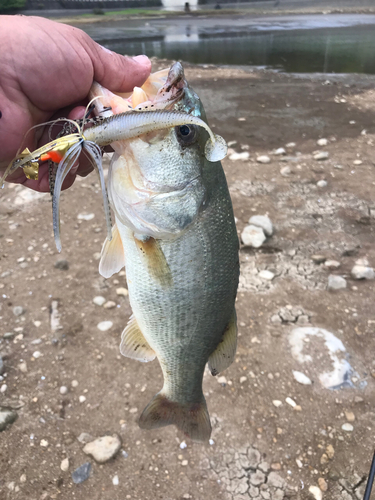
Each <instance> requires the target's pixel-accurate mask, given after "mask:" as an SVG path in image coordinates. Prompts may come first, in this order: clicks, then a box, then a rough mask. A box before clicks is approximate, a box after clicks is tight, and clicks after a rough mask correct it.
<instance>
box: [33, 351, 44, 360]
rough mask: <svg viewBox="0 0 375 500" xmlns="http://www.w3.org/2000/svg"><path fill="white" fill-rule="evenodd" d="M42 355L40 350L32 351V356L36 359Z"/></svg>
mask: <svg viewBox="0 0 375 500" xmlns="http://www.w3.org/2000/svg"><path fill="white" fill-rule="evenodd" d="M41 356H42V353H41V352H40V351H35V352H33V358H35V359H38V358H40V357H41Z"/></svg>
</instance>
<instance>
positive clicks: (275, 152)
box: [273, 148, 286, 156]
mask: <svg viewBox="0 0 375 500" xmlns="http://www.w3.org/2000/svg"><path fill="white" fill-rule="evenodd" d="M273 154H274V155H277V156H279V155H285V154H286V151H285V149H284V148H278V149H276V151H274V153H273Z"/></svg>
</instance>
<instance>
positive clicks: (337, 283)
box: [328, 274, 346, 290]
mask: <svg viewBox="0 0 375 500" xmlns="http://www.w3.org/2000/svg"><path fill="white" fill-rule="evenodd" d="M341 288H346V279H345V278H343V277H342V276H336V275H334V274H330V275H329V276H328V290H340V289H341Z"/></svg>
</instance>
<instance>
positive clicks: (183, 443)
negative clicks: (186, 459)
mask: <svg viewBox="0 0 375 500" xmlns="http://www.w3.org/2000/svg"><path fill="white" fill-rule="evenodd" d="M180 448H181V450H184V449H185V448H187V444H186V442H185V441H181V443H180Z"/></svg>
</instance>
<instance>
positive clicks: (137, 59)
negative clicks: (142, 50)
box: [132, 55, 150, 65]
mask: <svg viewBox="0 0 375 500" xmlns="http://www.w3.org/2000/svg"><path fill="white" fill-rule="evenodd" d="M132 59H133V61H135V62H137V63H139V64H142V65H143V64H146V63H147V64H149V63H150V60H149V58H148V57H147V56H144V55H140V56H134V57H132Z"/></svg>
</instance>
